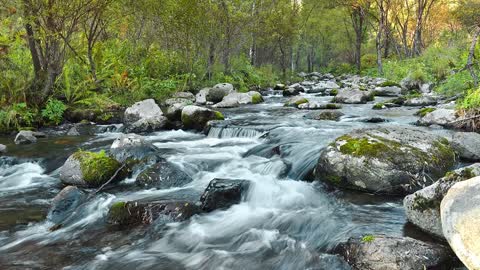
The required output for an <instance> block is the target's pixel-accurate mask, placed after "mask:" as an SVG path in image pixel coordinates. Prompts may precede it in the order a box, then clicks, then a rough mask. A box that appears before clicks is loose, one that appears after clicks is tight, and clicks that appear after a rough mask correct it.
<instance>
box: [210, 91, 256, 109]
mask: <svg viewBox="0 0 480 270" xmlns="http://www.w3.org/2000/svg"><path fill="white" fill-rule="evenodd" d="M261 102H263V97H262V95H261V94H260V93H258V92H255V91H250V92H248V93H236V92H233V93H230V94H228V95H226V96H225V97H223V100H222V101H221V102H219V103H217V104H215V105H213V107H214V108H233V107H238V106H239V105H243V104H258V103H261Z"/></svg>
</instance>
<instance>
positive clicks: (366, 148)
mask: <svg viewBox="0 0 480 270" xmlns="http://www.w3.org/2000/svg"><path fill="white" fill-rule="evenodd" d="M336 141H337V142H338V141H345V143H344V144H343V145H341V146H340V152H342V154H347V155H352V156H367V157H380V156H381V155H382V154H383V153H385V152H388V151H390V148H389V147H388V146H387V145H386V144H385V143H383V142H376V141H370V140H368V139H367V138H352V137H350V136H342V137H340V138H338V139H337V140H336Z"/></svg>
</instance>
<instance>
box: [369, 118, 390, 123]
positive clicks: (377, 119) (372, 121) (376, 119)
mask: <svg viewBox="0 0 480 270" xmlns="http://www.w3.org/2000/svg"><path fill="white" fill-rule="evenodd" d="M362 122H364V123H373V124H377V123H385V122H389V121H388V120H387V119H385V118H381V117H370V118H366V119H362Z"/></svg>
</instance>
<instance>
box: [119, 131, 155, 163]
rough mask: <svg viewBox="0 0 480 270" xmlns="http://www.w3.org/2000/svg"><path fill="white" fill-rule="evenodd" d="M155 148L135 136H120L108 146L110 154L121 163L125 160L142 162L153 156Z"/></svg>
mask: <svg viewBox="0 0 480 270" xmlns="http://www.w3.org/2000/svg"><path fill="white" fill-rule="evenodd" d="M156 152H157V148H156V147H155V146H154V145H153V144H152V143H151V142H148V141H146V140H145V138H144V137H143V136H140V135H137V134H133V133H130V134H122V135H121V136H120V137H118V138H117V139H115V140H114V141H113V143H112V145H111V146H110V154H111V155H112V156H113V157H114V158H115V159H116V160H117V161H118V162H121V163H124V162H125V161H127V160H142V159H144V158H145V157H147V156H150V155H152V154H155V153H156Z"/></svg>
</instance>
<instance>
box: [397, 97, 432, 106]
mask: <svg viewBox="0 0 480 270" xmlns="http://www.w3.org/2000/svg"><path fill="white" fill-rule="evenodd" d="M436 104H437V99H436V98H434V97H431V96H421V97H414V98H410V99H407V100H405V102H404V103H403V105H404V106H412V107H415V106H422V107H423V106H433V105H436Z"/></svg>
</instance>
